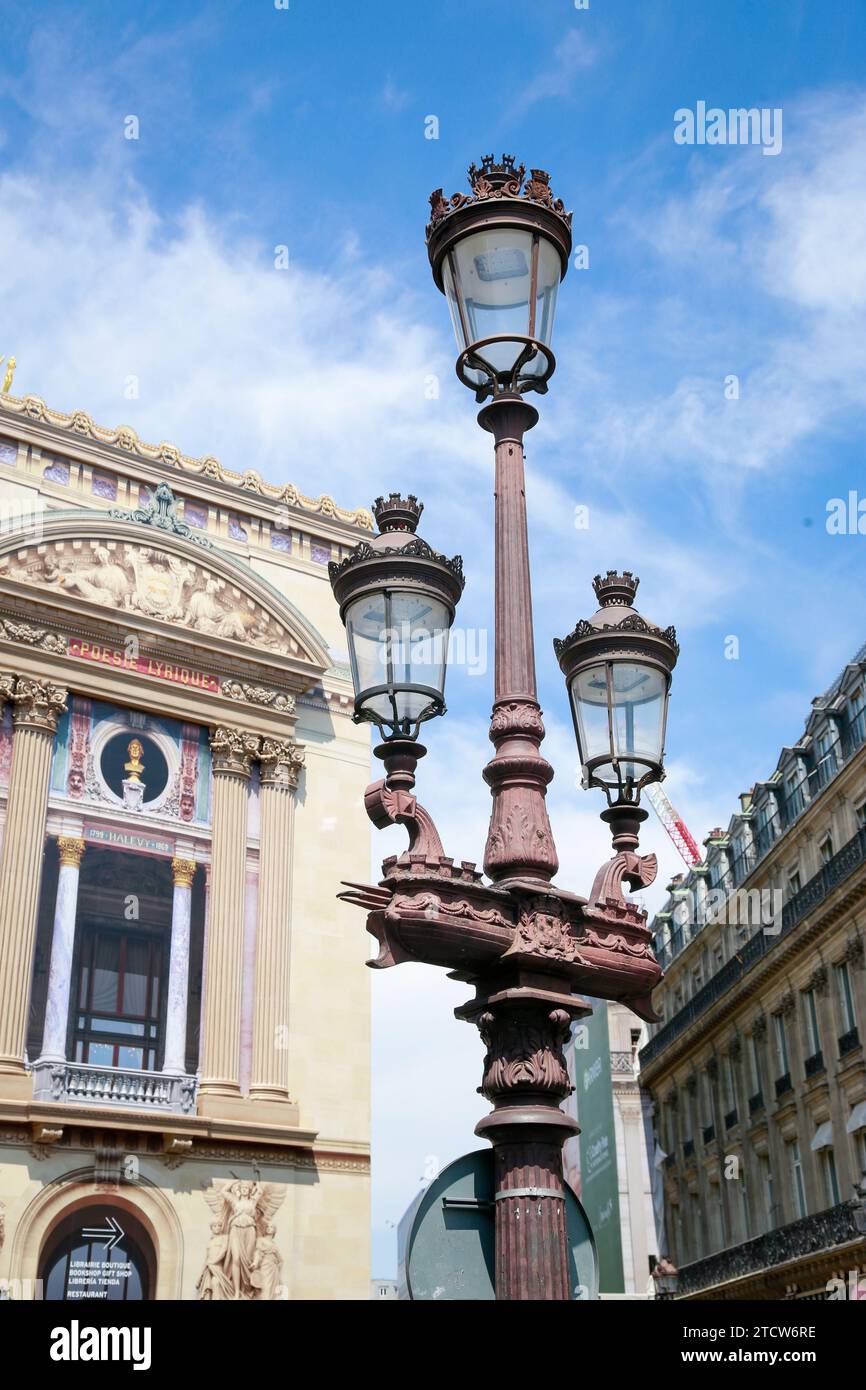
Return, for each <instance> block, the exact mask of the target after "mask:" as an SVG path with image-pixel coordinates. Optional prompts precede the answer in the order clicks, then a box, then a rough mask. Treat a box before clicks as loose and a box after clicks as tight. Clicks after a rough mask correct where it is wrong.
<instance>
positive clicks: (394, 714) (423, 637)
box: [346, 590, 452, 724]
mask: <svg viewBox="0 0 866 1390" xmlns="http://www.w3.org/2000/svg"><path fill="white" fill-rule="evenodd" d="M451 616H452V615H451V611H450V609H449V608H448V606H447V604H445V603H443V602H442V601H441V600H439V599H436V598H433V597H431V596H430V595H428V594H424V593H419V592H418V591H415V590H405V591H404V590H386V591H385V592H384V593H374V594H366V595H364V596H363V597H361V598H358V599H356V600H355V602H354V603H350V604H349V606H348V608H347V609H346V634H347V636H348V640H349V660H350V663H351V668H352V680H353V683H354V686H355V698H356V703H357V706H358V709H359V710H362V711H363V712H364V713H365V714H368V715H372V716H374V717H375V718H376V719H378V720H381V721H382V722H383V723H386V724H393V723H395V722H398V721H402V720H409V721H410V722H414V721H415V720H417V719H419V718H420V717H421V716H422V715H423V714H424V713H425V711H426V710H428V709H429V708H430V706H431V704H432V702H433V700H434V698H435V696H436V695H439V696H440V697H441V694H442V691H443V690H444V686H445V663H446V660H447V655H448V630H449V627H450V623H451ZM412 686H423V687H424V689H423V690H413V689H411V688H410V687H412Z"/></svg>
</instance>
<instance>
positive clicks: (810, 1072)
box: [803, 1048, 824, 1080]
mask: <svg viewBox="0 0 866 1390" xmlns="http://www.w3.org/2000/svg"><path fill="white" fill-rule="evenodd" d="M803 1066H804V1070H805V1072H806V1078H807V1080H808V1078H809V1077H811V1076H817V1075H818V1073H819V1072H822V1071H823V1070H824V1054H823V1052H822V1051H821V1050H820V1048H819V1049H818V1051H817V1052H816V1053H815V1054H814V1055H813V1056H812V1057H807V1058H806V1061H805V1062H804V1064H803Z"/></svg>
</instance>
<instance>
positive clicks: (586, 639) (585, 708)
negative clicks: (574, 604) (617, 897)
mask: <svg viewBox="0 0 866 1390" xmlns="http://www.w3.org/2000/svg"><path fill="white" fill-rule="evenodd" d="M639 583H640V580H639V579H637V578H636V577H635V576H634V575H632V574H630V573H629V572H628V570H626V571H625V573H624V574H617V573H616V572H615V571H614V570H608V572H607V574H606V575H605V576H604V578H602V577H601V575H596V577H595V579H594V580H593V588H594V589H595V595H596V598H597V599H598V602H599V605H600V606H599V609H598V612H596V613H594V614H593V616H592V617H591V618H588V619H586V618H582V619H581V620H580V622H579V623H578V624H577V626H576V627H575V628H574V630H573V631H572V632H570V633H569V634H568V636H567V637H563V638H561V639H560V638H556V639H555V641H554V643H553V647H554V651H555V652H556V655H557V657H558V659H559V664H560V667H561V668H562V672H563V674H564V676H565V681H566V685H567V686H568V693H569V696H570V698H571V712H572V717H573V719H574V731H575V734H576V736H577V747H578V751H579V753H580V761H581V767H582V770H583V785H584V787H601V788H602V789H603V790H604V793H605V795H606V796H607V801H608V810H607V811H604V812H603V813H602V818H603V819H604V820H607V821H608V822H610V823H611V824H612V826H613V827H614V848H615V849H625V848H631V849H634V848H636V847H637V831H638V827H639V826H640V823H641V821H643V820H645V819H646V815H647V813H646V811H645V810H643V809H642V808H640V807H639V806H638V801H639V799H640V791H641V788H642V787H645V786H647V785H648V784H649V783H650V782H659V781H661V780H662V778H663V777H664V775H665V774H664V766H663V764H664V747H665V727H666V724H667V710H668V695H669V693H670V685H671V672H672V671H673V668H674V666H675V665H676V660H677V656H678V654H679V646H678V644H677V640H676V633H675V631H674V629H673V628H672V627H669V628H666V629H664V630H662V629H661V628H660V627H655V626H654V625H653V624H652V623H650V622H647V620H646V618H642V617H641V615H640V613H638V611H637V609H636V608H635V607H634V599H635V594H636V593H637V587H638V584H639ZM624 836H628V839H625V838H623V837H624Z"/></svg>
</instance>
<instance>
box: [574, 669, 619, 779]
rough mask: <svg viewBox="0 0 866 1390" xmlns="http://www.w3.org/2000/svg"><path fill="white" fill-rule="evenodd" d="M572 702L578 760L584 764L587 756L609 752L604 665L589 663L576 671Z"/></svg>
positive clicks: (593, 756) (595, 756)
mask: <svg viewBox="0 0 866 1390" xmlns="http://www.w3.org/2000/svg"><path fill="white" fill-rule="evenodd" d="M571 703H572V705H573V707H574V718H575V723H576V725H577V743H578V752H579V753H580V761H581V763H584V764H585V763H587V762H589V760H590V758H597V757H600V756H601V754H602V753H605V752H609V751H610V732H609V721H608V712H607V668H606V667H605V666H603V665H598V666H588V667H585V668H584V670H582V671H578V673H577V675H576V676H575V677H574V679H573V680H572V682H571Z"/></svg>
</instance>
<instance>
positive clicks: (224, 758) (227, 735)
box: [210, 724, 261, 777]
mask: <svg viewBox="0 0 866 1390" xmlns="http://www.w3.org/2000/svg"><path fill="white" fill-rule="evenodd" d="M260 742H261V741H260V739H259V738H258V736H257V735H256V734H248V733H244V732H243V730H241V729H231V728H228V727H227V726H226V725H224V724H221V725H220V726H219V728H217V729H214V731H213V733H212V734H211V736H210V747H211V753H212V755H213V772H214V776H216V777H218V776H222V775H231V776H234V777H249V775H250V771H251V769H252V761H253V758H256V757H258V753H259V747H260Z"/></svg>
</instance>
